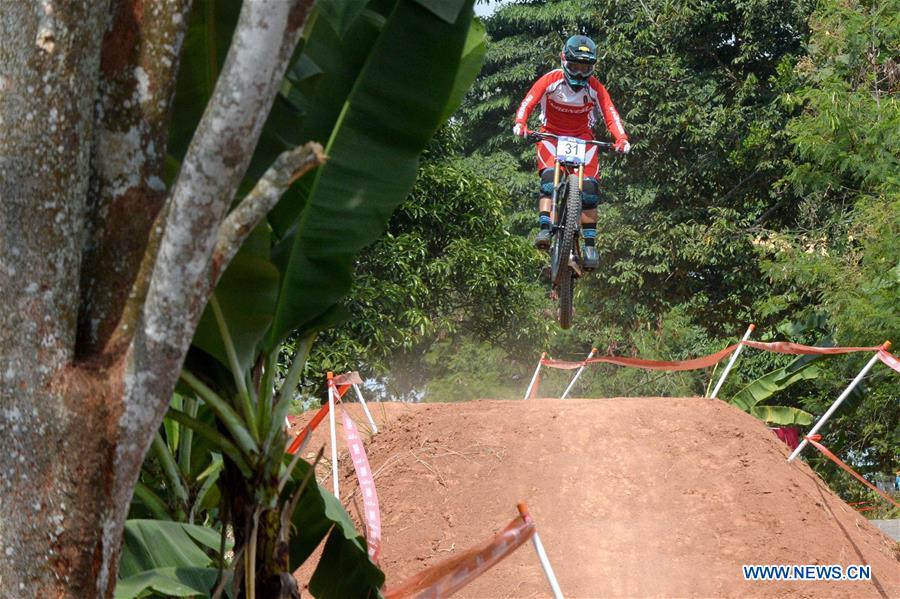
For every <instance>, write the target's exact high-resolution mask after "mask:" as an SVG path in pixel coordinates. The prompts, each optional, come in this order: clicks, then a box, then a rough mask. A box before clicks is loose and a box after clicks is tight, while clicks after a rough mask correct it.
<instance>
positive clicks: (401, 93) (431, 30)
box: [266, 0, 472, 349]
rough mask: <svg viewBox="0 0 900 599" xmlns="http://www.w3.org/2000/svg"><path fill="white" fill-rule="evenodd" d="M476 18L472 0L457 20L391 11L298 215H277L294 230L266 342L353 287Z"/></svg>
mask: <svg viewBox="0 0 900 599" xmlns="http://www.w3.org/2000/svg"><path fill="white" fill-rule="evenodd" d="M363 13H365V11H363ZM363 13H360V16H359V17H358V18H357V20H360V19H363V18H365V15H364V14H363ZM471 21H472V0H469V1H468V2H466V4H465V10H462V11H461V12H460V14H459V16H458V18H457V19H456V21H455V22H454V23H448V22H446V21H445V20H442V19H441V18H440V17H438V16H436V15H435V14H433V13H432V12H429V11H426V10H422V8H421V7H420V6H418V5H416V4H412V3H409V2H398V3H397V4H396V6H395V7H394V9H393V11H392V12H390V13H389V14H388V16H387V19H386V22H385V23H384V26H383V28H382V29H381V31H380V34H379V36H378V38H377V40H376V41H375V43H374V45H373V46H372V48H371V50H370V51H369V53H368V57H367V60H366V62H365V64H364V65H363V67H362V69H361V70H360V71H359V75H358V77H356V80H355V82H354V83H353V86H352V88H351V90H350V93H349V95H348V96H346V98H345V99H344V101H343V102H342V104H341V105H340V109H339V116H338V118H337V121H336V122H335V124H334V126H333V127H332V130H331V131H330V135H329V138H328V143H327V145H326V153H327V154H328V157H329V159H328V162H327V163H326V164H325V165H324V166H323V167H321V168H319V169H317V170H316V171H315V172H314V173H313V179H312V182H311V184H310V188H309V189H310V191H309V196H308V198H307V199H306V200H305V201H304V202H303V206H302V210H301V211H300V213H299V216H298V218H297V220H296V222H294V221H293V219H291V220H290V221H287V220H286V219H287V218H290V217H291V216H293V215H292V212H293V210H289V209H287V205H286V207H285V208H282V209H281V210H279V211H273V213H272V215H271V218H270V221H271V222H272V226H273V229H275V230H276V231H278V230H279V229H280V230H282V231H287V230H288V229H290V230H291V231H292V233H291V234H290V235H288V236H287V237H286V238H285V239H283V240H282V241H281V242H280V243H281V244H285V245H286V244H289V247H290V251H289V252H287V260H286V261H285V262H283V263H281V264H279V267H280V269H281V271H282V275H283V283H282V287H281V293H280V296H279V301H278V306H277V308H276V312H275V320H274V323H273V326H272V329H271V330H270V332H269V335H268V336H267V340H266V348H267V349H271V348H273V347H275V346H276V345H277V344H278V343H279V342H280V341H281V340H282V339H283V338H284V337H285V336H286V335H288V334H289V333H291V332H293V331H297V330H299V332H300V334H303V332H304V331H306V330H308V329H309V327H310V326H311V325H312V324H313V323H314V322H315V321H316V319H317V318H319V317H320V315H322V314H323V313H325V312H327V311H328V310H330V309H331V308H332V306H334V305H335V304H336V303H338V302H339V301H340V300H341V298H343V297H344V295H345V294H346V293H347V292H348V291H349V289H350V282H351V272H352V266H353V258H354V256H355V255H356V254H357V252H359V250H361V249H362V248H364V247H365V246H367V245H369V244H370V243H372V242H373V241H375V240H376V239H377V238H378V237H379V236H380V235H381V233H382V231H383V230H384V227H385V226H386V223H387V220H388V218H389V217H390V215H391V213H392V212H393V210H394V208H395V207H396V206H397V205H398V204H399V203H401V202H402V201H403V199H404V198H405V197H406V194H407V193H408V192H409V189H410V188H411V186H412V184H413V181H414V180H415V176H416V170H417V167H418V160H419V155H420V153H421V152H422V150H423V149H424V147H425V145H426V144H427V142H428V140H429V139H430V138H431V136H432V135H433V133H434V131H435V130H436V129H437V127H438V126H439V125H440V123H441V118H442V116H443V115H444V112H445V109H446V108H447V107H448V98H449V97H450V95H451V93H452V91H453V89H454V86H455V85H456V82H457V73H458V71H459V67H460V63H461V62H462V57H463V50H464V47H465V41H466V39H467V37H468V32H469V28H470V24H471ZM320 27H322V28H330V26H328V25H327V24H323V23H317V24H316V30H319V28H320ZM334 35H335V36H336V35H337V34H336V33H335V34H334ZM313 38H315V36H313ZM313 38H311V39H310V43H309V47H308V49H309V51H310V53H311V55H312V57H313V59H314V60H316V62H317V64H319V65H320V66H322V68H323V69H324V70H325V72H326V76H325V77H323V80H322V82H320V84H319V89H320V90H321V89H322V86H323V85H324V84H325V83H326V81H325V80H326V79H328V78H329V77H328V74H329V70H328V68H327V66H326V65H324V64H322V62H320V60H319V58H320V57H318V56H316V55H314V54H312V53H313V52H314V41H315V40H314V39H313ZM345 39H349V36H348V37H347V38H345ZM411 48H415V51H414V52H411V51H410V49H411ZM332 53H333V52H332ZM333 100H334V98H332V101H333ZM334 108H337V107H334ZM334 108H332V110H334ZM312 114H313V112H312V110H310V112H309V117H308V122H314V121H313V120H312ZM294 208H296V206H294ZM310 290H315V292H314V293H310Z"/></svg>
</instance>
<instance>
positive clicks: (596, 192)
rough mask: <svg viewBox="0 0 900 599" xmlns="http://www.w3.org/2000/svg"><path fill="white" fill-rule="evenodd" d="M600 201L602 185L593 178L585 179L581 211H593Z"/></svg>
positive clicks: (582, 184)
mask: <svg viewBox="0 0 900 599" xmlns="http://www.w3.org/2000/svg"><path fill="white" fill-rule="evenodd" d="M599 201H600V183H599V182H598V181H597V179H595V178H593V177H585V179H584V181H582V183H581V209H582V210H593V209H594V208H596V207H597V203H598V202H599Z"/></svg>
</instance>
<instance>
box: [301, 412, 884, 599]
mask: <svg viewBox="0 0 900 599" xmlns="http://www.w3.org/2000/svg"><path fill="white" fill-rule="evenodd" d="M349 408H350V409H351V411H352V412H353V414H354V416H355V417H356V420H357V422H358V423H359V424H360V425H361V427H362V425H363V423H364V417H362V418H361V416H362V413H361V410H358V406H356V405H352V406H350V407H349ZM372 412H373V415H374V416H375V418H376V421H377V422H378V424H379V427H380V428H381V431H380V432H379V434H378V435H376V436H375V437H374V438H372V439H371V440H370V441H369V443H368V445H367V451H368V453H369V460H370V463H371V466H372V469H373V470H374V471H375V472H376V479H375V480H376V484H377V486H378V493H379V498H380V500H381V509H382V522H383V536H384V538H383V550H382V560H381V561H382V563H381V566H382V568H383V569H384V571H385V573H386V574H387V581H388V586H389V587H390V586H391V584H392V583H393V584H395V585H396V584H397V583H399V582H401V581H402V580H404V579H405V578H407V577H409V576H411V575H412V574H414V573H416V572H419V571H420V570H422V569H424V568H426V567H428V566H431V565H433V564H435V563H438V562H439V561H442V560H444V559H446V558H448V557H450V556H453V555H455V554H457V553H458V552H460V551H463V550H465V549H467V548H469V547H472V546H473V545H476V544H478V543H480V542H482V541H484V540H486V539H487V538H489V537H490V536H491V535H492V534H493V533H495V532H496V531H498V530H500V529H501V528H502V527H503V526H504V525H506V524H507V523H508V522H509V521H510V520H511V519H512V518H513V517H515V515H516V502H518V501H522V500H524V501H526V502H527V503H528V505H529V507H530V510H531V513H532V515H533V516H534V518H535V520H536V521H537V530H538V532H539V533H540V536H541V539H542V541H543V543H544V546H545V548H546V550H547V553H548V555H549V558H550V560H551V562H552V563H553V566H554V569H555V570H556V574H557V577H558V579H559V583H560V586H561V587H562V590H563V593H564V594H565V596H566V597H736V596H769V597H774V596H777V597H795V598H800V597H848V598H849V597H853V598H856V597H885V598H886V597H900V551H898V548H897V544H896V543H893V542H891V541H890V540H889V539H888V538H887V537H885V536H884V535H882V534H881V532H880V531H878V530H877V529H876V528H875V527H873V526H872V525H870V524H869V523H868V522H867V521H866V520H865V519H864V518H862V517H861V516H859V515H858V514H857V513H856V512H855V511H854V510H852V509H851V508H850V507H849V506H848V505H847V504H845V503H844V502H843V501H842V500H841V499H839V498H838V497H837V496H835V495H834V494H833V493H832V492H831V491H829V489H828V488H827V486H826V485H825V484H824V483H823V482H822V481H821V480H820V479H819V478H818V476H817V475H816V474H815V473H814V472H813V471H812V470H810V469H809V467H807V466H806V464H803V463H800V462H796V463H793V464H788V463H787V462H786V461H785V458H786V457H787V455H788V453H789V451H788V448H787V446H785V445H784V444H783V443H782V442H781V441H779V440H778V438H777V437H775V435H773V434H772V433H771V432H770V431H769V430H767V429H766V427H765V426H764V425H763V424H762V423H761V422H759V421H758V420H756V419H754V418H752V417H751V416H749V415H747V414H745V413H743V412H741V411H739V410H737V409H735V408H733V407H732V406H730V405H727V404H725V403H722V402H720V401H712V400H706V399H696V398H695V399H671V398H633V399H613V400H564V401H559V400H538V401H526V402H523V401H479V402H467V403H454V404H384V405H383V406H382V407H379V406H377V405H376V406H373V407H372ZM339 426H340V425H339ZM327 428H328V426H327V422H325V423H323V426H322V427H320V430H319V431H318V432H317V434H316V435H315V436H314V438H313V443H312V444H311V445H308V446H307V447H308V448H307V449H306V450H305V452H309V451H312V450H315V449H318V446H319V445H320V444H322V443H325V442H327V437H328V435H327ZM339 432H340V431H339ZM340 449H341V450H342V452H343V456H342V460H341V473H342V481H341V489H342V496H343V497H342V499H344V504H345V506H348V510H349V511H350V512H351V514H353V515H354V516H356V515H357V511H358V509H359V508H360V507H361V501H360V500H359V499H358V498H355V497H353V496H352V495H351V494H352V493H353V492H354V491H355V489H356V487H357V485H356V483H355V479H354V478H353V474H352V465H351V463H350V460H349V459H348V458H347V455H346V450H345V449H344V447H343V443H342V442H341V443H340ZM807 451H815V450H814V449H813V448H808V449H807ZM325 455H326V457H327V456H329V455H330V454H329V453H328V452H326V454H325ZM320 473H321V478H320V482H323V483H324V484H325V486H326V488H330V486H331V483H330V480H329V474H330V461H329V460H327V459H326V460H323V463H322V464H321V465H320ZM742 564H840V565H842V566H847V565H850V564H869V565H871V568H872V580H871V581H867V582H849V581H842V582H816V581H804V582H749V581H745V580H744V579H743V575H742V572H741V565H742ZM300 576H301V578H302V574H300ZM455 596H457V597H468V598H475V597H477V598H498V599H500V598H512V597H517V598H518V597H521V598H532V597H550V596H551V594H550V590H549V586H548V584H547V582H546V580H545V579H544V577H543V574H542V572H541V570H540V567H539V565H538V562H537V557H536V556H535V554H534V551H533V549H532V548H531V547H526V546H523V547H522V548H520V549H519V550H518V551H517V552H516V553H514V554H513V555H512V556H511V557H510V558H508V559H507V560H506V561H504V562H502V563H501V564H500V565H498V566H497V567H495V568H494V569H493V570H490V571H489V572H487V573H486V574H485V575H483V576H482V577H481V578H479V579H478V580H476V581H475V582H473V583H472V584H471V585H470V586H468V587H466V588H465V589H463V590H462V591H460V592H459V593H458V594H457V595H455Z"/></svg>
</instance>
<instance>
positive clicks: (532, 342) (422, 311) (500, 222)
mask: <svg viewBox="0 0 900 599" xmlns="http://www.w3.org/2000/svg"><path fill="white" fill-rule="evenodd" d="M460 134H461V129H460V127H459V126H457V125H450V126H448V127H446V128H445V129H443V130H442V131H441V133H440V134H439V136H438V138H437V139H436V140H435V142H434V143H433V144H432V146H431V147H430V148H429V150H428V153H427V156H426V159H425V161H424V163H423V165H422V167H421V168H420V170H419V175H418V178H417V181H416V184H415V186H414V188H413V190H412V193H411V194H410V196H409V197H408V198H407V201H406V202H405V203H404V204H403V205H401V206H400V207H399V209H398V210H397V212H396V213H395V214H394V215H393V217H392V219H391V221H390V224H389V227H388V232H387V234H386V235H385V237H384V238H382V239H381V240H379V241H378V242H377V243H376V244H374V245H373V246H372V247H371V248H369V249H367V250H366V251H365V252H364V253H363V254H362V255H361V256H360V259H359V261H358V263H357V265H356V272H355V277H356V278H355V286H354V289H353V292H352V294H351V296H350V298H349V301H348V303H347V309H348V311H349V312H351V313H352V314H353V315H354V318H353V319H352V320H351V321H348V322H347V323H345V324H343V325H341V326H340V327H338V328H336V329H334V330H333V331H330V332H328V333H325V334H324V341H323V343H321V344H320V345H318V346H317V348H316V350H315V351H314V354H313V356H312V358H311V363H312V365H313V366H312V369H313V371H324V370H335V371H341V370H344V369H354V370H355V369H360V368H361V369H362V370H363V372H364V374H368V375H379V374H382V373H385V372H387V371H390V373H391V375H390V377H389V379H390V380H389V381H388V383H389V384H390V386H391V391H392V393H393V394H396V395H403V394H406V393H410V392H411V391H412V390H413V389H419V390H421V388H422V386H423V383H424V380H425V379H427V378H430V377H431V376H443V375H444V374H446V373H447V372H448V371H447V370H446V368H445V367H444V366H442V365H440V364H438V363H436V362H431V363H423V362H421V361H420V360H419V357H420V356H422V355H423V353H426V352H431V351H435V352H437V353H440V354H441V356H442V359H443V358H447V357H448V354H447V352H448V351H449V349H448V348H450V347H453V348H454V350H453V352H456V351H461V350H460V344H458V343H456V342H455V341H454V342H452V343H450V342H448V343H443V342H442V340H449V339H451V338H453V339H463V338H471V339H472V340H473V342H475V343H478V342H488V343H491V344H494V345H497V346H500V347H504V348H506V351H509V352H510V353H513V351H520V352H522V353H524V351H525V350H524V348H530V347H534V346H536V345H541V344H542V343H543V339H544V338H545V336H546V333H547V330H548V326H549V323H547V321H546V320H545V319H544V318H543V316H542V314H541V312H540V308H541V306H543V305H547V304H546V299H545V298H544V297H543V292H542V291H541V289H540V286H539V285H538V284H537V275H538V273H539V271H540V267H541V265H542V263H543V257H542V256H541V255H540V254H539V253H538V252H536V251H535V250H534V249H533V248H531V247H530V244H529V243H528V241H527V240H525V239H522V238H520V237H517V236H513V235H510V234H509V233H508V232H507V230H506V222H507V210H506V206H507V205H508V204H509V202H510V200H509V197H508V193H507V191H506V190H505V189H503V188H502V187H500V186H499V185H496V184H494V183H492V182H491V181H490V180H489V179H488V178H487V177H486V174H485V170H486V168H485V167H486V165H484V164H476V163H475V162H473V161H468V160H463V159H461V158H460V157H459V150H458V140H459V136H460ZM520 348H521V349H520ZM451 353H452V352H451ZM526 355H527V354H526Z"/></svg>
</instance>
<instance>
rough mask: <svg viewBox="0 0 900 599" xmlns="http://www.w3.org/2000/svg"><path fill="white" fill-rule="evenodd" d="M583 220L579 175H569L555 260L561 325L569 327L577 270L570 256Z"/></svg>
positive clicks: (570, 324) (572, 312) (572, 310)
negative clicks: (556, 263)
mask: <svg viewBox="0 0 900 599" xmlns="http://www.w3.org/2000/svg"><path fill="white" fill-rule="evenodd" d="M580 221H581V190H580V189H578V176H577V175H569V179H568V181H567V182H566V196H565V205H564V209H563V213H562V214H561V218H560V223H561V224H562V227H563V229H562V231H561V232H560V235H559V236H558V238H557V239H558V248H557V252H555V255H554V261H558V267H557V271H556V280H555V284H556V287H557V289H558V291H559V326H560V327H562V328H564V329H568V328H569V327H571V326H572V316H573V314H574V311H575V309H574V295H575V272H574V271H573V270H572V267H571V266H569V258H570V256H571V255H572V248H573V247H574V245H575V240H576V235H577V233H578V226H579V222H580Z"/></svg>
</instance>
